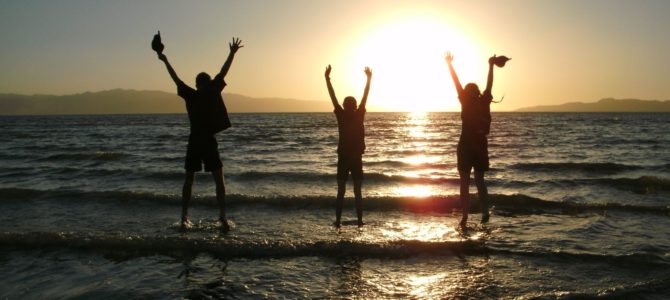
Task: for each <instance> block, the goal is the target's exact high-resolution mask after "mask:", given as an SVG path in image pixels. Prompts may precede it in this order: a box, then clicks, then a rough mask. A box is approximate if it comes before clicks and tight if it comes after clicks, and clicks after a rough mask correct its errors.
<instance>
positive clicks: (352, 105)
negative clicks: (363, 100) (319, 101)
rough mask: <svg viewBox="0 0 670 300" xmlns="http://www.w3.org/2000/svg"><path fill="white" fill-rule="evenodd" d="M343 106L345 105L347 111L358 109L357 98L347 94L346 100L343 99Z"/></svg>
mask: <svg viewBox="0 0 670 300" xmlns="http://www.w3.org/2000/svg"><path fill="white" fill-rule="evenodd" d="M342 106H344V110H346V111H354V110H356V98H354V97H351V96H347V97H346V98H344V101H342Z"/></svg>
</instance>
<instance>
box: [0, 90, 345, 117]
mask: <svg viewBox="0 0 670 300" xmlns="http://www.w3.org/2000/svg"><path fill="white" fill-rule="evenodd" d="M223 98H224V101H225V102H226V106H227V108H228V111H229V112H327V111H332V106H331V104H330V101H326V100H324V101H309V100H296V99H284V98H252V97H247V96H243V95H238V94H228V93H224V94H223ZM185 112H186V108H185V106H184V101H183V100H182V99H181V98H180V97H179V96H177V94H176V93H168V92H161V91H136V90H123V89H115V90H108V91H101V92H86V93H81V94H74V95H63V96H55V95H18V94H0V115H70V114H151V113H185Z"/></svg>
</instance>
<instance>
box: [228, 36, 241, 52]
mask: <svg viewBox="0 0 670 300" xmlns="http://www.w3.org/2000/svg"><path fill="white" fill-rule="evenodd" d="M228 46H229V47H230V52H231V53H235V52H237V50H240V48H242V47H244V45H242V40H240V39H239V38H233V42H232V43H228Z"/></svg>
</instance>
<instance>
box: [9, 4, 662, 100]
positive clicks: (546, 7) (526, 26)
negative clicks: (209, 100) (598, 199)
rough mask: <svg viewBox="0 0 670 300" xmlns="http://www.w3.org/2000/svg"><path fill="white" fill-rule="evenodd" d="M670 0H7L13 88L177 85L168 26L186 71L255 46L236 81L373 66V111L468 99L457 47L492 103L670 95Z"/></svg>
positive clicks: (465, 69) (291, 91) (185, 75)
mask: <svg viewBox="0 0 670 300" xmlns="http://www.w3.org/2000/svg"><path fill="white" fill-rule="evenodd" d="M668 12H670V1H616V0H608V1H602V0H590V1H541V0H532V1H530V0H529V1H371V0H368V1H353V0H341V1H321V0H282V1H273V0H247V1H228V0H224V1H134V0H133V1H130V0H128V1H125V0H119V1H103V0H86V1H83V0H82V1H72V0H62V1H38V0H30V1H18V0H17V1H6V0H0V40H1V41H2V42H1V44H0V93H19V94H57V95H62V94H74V93H80V92H85V91H101V90H109V89H115V88H123V89H136V90H162V91H168V92H175V90H176V89H175V86H174V83H173V82H172V81H171V80H170V78H169V76H168V74H167V72H166V71H165V67H164V66H163V65H162V63H161V62H160V61H159V60H158V59H157V58H156V54H155V52H153V51H152V50H151V48H150V41H151V38H152V37H153V34H155V33H156V31H157V30H160V31H161V35H162V38H163V43H164V44H165V46H166V49H165V52H164V53H165V54H166V55H167V56H168V58H169V60H170V62H171V63H172V65H173V66H174V67H175V69H176V70H177V73H178V74H179V76H180V77H181V78H182V79H183V80H184V81H185V82H186V83H187V84H190V85H194V80H195V75H196V74H197V73H199V72H202V71H205V72H208V73H210V74H215V73H216V72H218V70H219V69H220V67H221V65H222V64H223V62H224V61H225V58H226V56H227V55H228V42H229V41H230V40H231V38H232V37H239V38H241V39H242V41H243V44H244V45H245V47H244V48H242V49H241V50H240V51H239V52H238V53H237V55H236V58H235V61H234V63H233V66H232V68H231V71H230V73H229V74H228V76H227V78H226V81H227V82H228V86H227V87H226V90H225V91H226V92H230V93H237V94H243V95H246V96H251V97H280V98H295V99H305V100H316V101H328V93H327V90H326V86H325V82H324V78H323V71H324V69H325V66H326V65H328V64H331V65H332V67H333V71H332V75H331V77H332V82H333V85H334V87H335V90H336V92H337V95H338V97H339V98H340V99H343V98H344V96H347V95H352V96H354V97H357V98H360V96H361V95H362V90H363V86H364V84H365V75H364V73H363V69H364V67H365V66H369V67H371V68H372V70H373V78H372V87H371V91H370V97H369V101H368V107H369V110H370V111H412V110H431V111H444V110H450V111H456V110H459V107H458V100H457V99H456V94H455V90H454V87H453V84H452V82H451V78H450V77H449V73H448V69H447V66H446V63H445V62H444V54H445V52H446V51H451V52H452V53H453V54H454V57H455V59H454V66H455V68H456V70H457V72H458V74H459V76H460V79H461V82H463V83H464V84H465V83H467V82H475V83H477V84H479V86H480V87H483V86H484V85H485V84H486V82H485V80H486V72H487V59H488V57H489V56H491V55H493V54H497V55H506V56H508V57H511V58H512V60H511V61H509V62H508V64H507V65H506V66H505V67H503V68H495V79H494V85H493V95H494V97H495V98H496V99H500V98H502V97H503V96H504V100H503V102H502V103H499V104H495V105H494V106H493V107H492V110H498V111H504V110H513V109H516V108H520V107H526V106H534V105H553V104H560V103H564V102H574V101H583V102H593V101H596V100H598V99H601V98H606V97H614V98H639V99H649V100H651V99H657V100H666V99H670V84H668V79H669V78H670V68H668V65H669V63H668V62H667V61H668V59H669V58H670V57H669V56H668V54H669V53H670V39H668V38H667V34H666V33H665V30H667V28H670V18H668V17H667V16H666V14H667V13H668Z"/></svg>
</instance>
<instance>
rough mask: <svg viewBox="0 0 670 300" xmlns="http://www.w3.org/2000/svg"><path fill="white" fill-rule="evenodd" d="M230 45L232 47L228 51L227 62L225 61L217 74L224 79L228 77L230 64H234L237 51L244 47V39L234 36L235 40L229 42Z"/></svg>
mask: <svg viewBox="0 0 670 300" xmlns="http://www.w3.org/2000/svg"><path fill="white" fill-rule="evenodd" d="M228 46H229V47H230V53H228V58H226V62H225V63H223V66H222V67H221V72H219V74H217V75H216V77H218V78H221V79H222V80H223V79H224V78H225V77H226V74H228V70H230V66H231V65H232V64H233V58H235V53H237V50H240V48H242V47H244V45H242V40H240V39H239V38H233V41H232V42H231V43H228Z"/></svg>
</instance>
